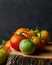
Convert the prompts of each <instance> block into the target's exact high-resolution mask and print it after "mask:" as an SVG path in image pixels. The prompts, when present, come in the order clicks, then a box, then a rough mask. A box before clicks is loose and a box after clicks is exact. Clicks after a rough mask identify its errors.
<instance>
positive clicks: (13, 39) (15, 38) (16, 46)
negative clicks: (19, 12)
mask: <svg viewBox="0 0 52 65" xmlns="http://www.w3.org/2000/svg"><path fill="white" fill-rule="evenodd" d="M24 38H25V37H24V36H20V35H18V34H14V35H13V36H12V37H11V39H10V43H11V46H12V48H14V49H15V50H19V43H20V41H21V40H23V39H24Z"/></svg>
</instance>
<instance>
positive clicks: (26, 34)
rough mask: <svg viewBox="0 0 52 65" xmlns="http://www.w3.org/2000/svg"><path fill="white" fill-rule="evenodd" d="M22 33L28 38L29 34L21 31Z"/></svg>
mask: <svg viewBox="0 0 52 65" xmlns="http://www.w3.org/2000/svg"><path fill="white" fill-rule="evenodd" d="M22 35H24V36H25V37H26V38H27V39H29V38H30V35H29V34H28V33H22Z"/></svg>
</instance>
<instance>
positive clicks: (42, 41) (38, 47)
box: [36, 40, 46, 51]
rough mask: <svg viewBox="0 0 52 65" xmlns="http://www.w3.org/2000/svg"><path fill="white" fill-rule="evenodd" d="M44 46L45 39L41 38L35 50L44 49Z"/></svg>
mask: <svg viewBox="0 0 52 65" xmlns="http://www.w3.org/2000/svg"><path fill="white" fill-rule="evenodd" d="M45 47H46V44H45V41H44V40H41V43H40V44H39V45H37V46H36V50H38V51H44V49H45Z"/></svg>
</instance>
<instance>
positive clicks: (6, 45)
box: [4, 40, 10, 51]
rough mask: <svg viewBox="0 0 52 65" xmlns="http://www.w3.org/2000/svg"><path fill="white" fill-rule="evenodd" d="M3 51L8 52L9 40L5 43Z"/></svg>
mask: <svg viewBox="0 0 52 65" xmlns="http://www.w3.org/2000/svg"><path fill="white" fill-rule="evenodd" d="M4 49H5V50H6V51H8V50H9V49H10V40H8V41H7V42H6V44H5V45H4Z"/></svg>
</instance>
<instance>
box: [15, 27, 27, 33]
mask: <svg viewBox="0 0 52 65" xmlns="http://www.w3.org/2000/svg"><path fill="white" fill-rule="evenodd" d="M26 31H27V29H26V28H19V29H17V30H16V32H15V33H14V34H19V33H22V32H26Z"/></svg>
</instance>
